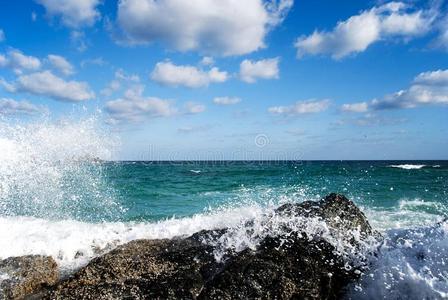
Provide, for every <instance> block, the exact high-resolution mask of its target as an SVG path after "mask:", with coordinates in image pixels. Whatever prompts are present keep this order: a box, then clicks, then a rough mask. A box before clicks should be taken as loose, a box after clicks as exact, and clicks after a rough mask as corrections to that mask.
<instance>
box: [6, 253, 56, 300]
mask: <svg viewBox="0 0 448 300" xmlns="http://www.w3.org/2000/svg"><path fill="white" fill-rule="evenodd" d="M0 276H1V278H0V299H21V298H23V297H25V296H27V295H30V294H33V293H35V292H38V291H39V290H40V289H42V288H44V287H46V286H50V285H53V284H55V283H56V281H57V280H58V276H59V273H58V268H57V264H56V262H55V261H54V259H53V258H51V257H49V256H41V255H28V256H20V257H10V258H7V259H4V260H0Z"/></svg>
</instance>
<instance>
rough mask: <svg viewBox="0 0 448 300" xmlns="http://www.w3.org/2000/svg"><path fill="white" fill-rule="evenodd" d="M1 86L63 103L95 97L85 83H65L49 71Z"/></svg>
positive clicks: (25, 76) (4, 83)
mask: <svg viewBox="0 0 448 300" xmlns="http://www.w3.org/2000/svg"><path fill="white" fill-rule="evenodd" d="M2 85H3V86H4V87H5V88H6V89H8V88H9V91H10V92H27V93H30V94H34V95H39V96H45V97H50V98H53V99H55V100H58V101H64V102H79V101H86V100H89V99H93V98H94V97H95V94H94V93H93V92H92V91H91V90H90V88H89V85H88V84H87V83H86V82H79V81H74V80H72V81H65V80H64V79H62V78H59V77H57V76H56V75H54V74H53V73H51V72H50V71H43V72H37V73H32V74H29V75H22V76H19V77H18V78H17V81H16V82H15V83H14V84H11V83H7V82H5V81H3V82H2Z"/></svg>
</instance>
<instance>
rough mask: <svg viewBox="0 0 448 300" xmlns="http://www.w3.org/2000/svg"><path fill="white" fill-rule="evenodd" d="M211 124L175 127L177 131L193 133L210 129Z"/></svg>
mask: <svg viewBox="0 0 448 300" xmlns="http://www.w3.org/2000/svg"><path fill="white" fill-rule="evenodd" d="M211 127H212V126H210V125H202V126H184V127H179V128H178V129H177V132H178V133H183V134H186V133H193V132H200V131H201V132H202V131H207V130H210V128H211Z"/></svg>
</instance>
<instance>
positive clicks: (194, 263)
mask: <svg viewBox="0 0 448 300" xmlns="http://www.w3.org/2000/svg"><path fill="white" fill-rule="evenodd" d="M274 217H276V218H277V219H280V220H288V218H290V219H291V220H293V221H295V220H299V219H300V218H301V219H304V220H307V219H319V220H321V221H322V222H324V225H325V226H324V227H325V229H326V230H327V231H326V233H325V234H327V235H330V236H331V235H334V236H335V237H336V238H338V239H339V238H342V239H344V241H345V242H346V243H347V244H348V245H349V246H350V247H351V248H350V250H351V251H360V249H361V248H362V240H363V239H369V238H371V237H372V236H375V233H374V232H373V230H372V228H371V227H370V225H369V223H368V221H367V219H366V217H365V216H364V214H363V213H362V212H361V211H360V210H359V209H358V208H357V207H356V206H355V205H354V204H353V203H352V202H351V201H349V200H348V199H347V198H345V197H344V196H341V195H338V194H331V195H329V196H327V197H326V198H325V199H323V200H322V201H320V202H304V203H301V204H286V205H283V206H281V207H279V208H278V209H277V210H276V211H275V212H274V215H273V216H269V215H268V216H266V218H265V219H266V220H263V221H262V223H261V225H262V226H261V227H262V228H263V227H266V232H269V230H270V229H271V228H270V227H275V226H280V227H281V228H282V229H283V230H280V231H277V233H276V234H272V235H270V234H266V235H263V232H261V233H257V232H255V230H254V228H253V224H254V223H255V221H252V222H250V221H249V222H247V224H246V226H247V234H248V235H255V236H257V235H260V241H259V243H258V246H257V247H256V248H255V249H250V248H247V249H244V250H242V251H237V249H227V250H225V251H224V255H223V256H222V257H223V259H222V260H216V251H217V250H219V241H221V240H226V239H228V238H231V237H232V234H234V232H232V230H233V229H221V230H212V231H201V232H198V233H196V234H194V235H193V236H191V237H187V238H177V239H172V240H137V241H133V242H130V243H128V244H125V245H123V246H120V247H118V248H117V249H115V250H113V251H111V252H109V253H107V254H105V255H103V256H101V257H98V258H96V259H94V260H92V261H91V262H90V263H89V264H88V265H87V266H86V267H84V268H82V269H81V270H79V271H78V272H77V273H76V274H75V275H74V276H72V277H71V278H69V279H67V280H65V281H63V282H61V283H59V284H58V285H57V286H56V287H55V288H52V289H51V290H49V291H48V292H47V293H46V295H45V298H48V299H337V298H338V297H339V296H340V295H341V292H342V291H343V289H344V287H345V286H346V285H347V284H348V283H349V282H350V281H352V280H355V279H356V278H358V277H359V274H360V268H362V265H359V264H356V263H352V262H350V261H348V259H349V258H348V257H347V256H345V255H344V253H342V252H341V249H337V246H335V245H334V244H332V243H331V242H329V241H328V240H327V239H326V238H324V237H323V236H320V235H319V234H316V233H309V232H306V231H305V230H304V231H303V232H301V230H300V228H299V229H298V230H297V228H294V230H293V229H291V228H289V227H288V225H290V224H288V222H285V223H275V222H274V221H273V219H274V220H277V219H276V218H274ZM246 226H244V227H243V232H244V231H245V230H246ZM282 226H283V227H284V228H283V227H282ZM299 226H301V225H299ZM275 228H276V229H278V228H277V227H275ZM352 231H354V232H356V233H357V234H356V238H355V235H354V234H353V235H352V234H351V232H352ZM351 254H353V253H351ZM357 263H359V262H357Z"/></svg>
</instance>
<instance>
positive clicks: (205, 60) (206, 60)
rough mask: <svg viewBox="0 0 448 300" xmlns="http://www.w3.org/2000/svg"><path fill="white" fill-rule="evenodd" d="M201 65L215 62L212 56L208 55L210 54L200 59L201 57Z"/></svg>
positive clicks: (209, 64)
mask: <svg viewBox="0 0 448 300" xmlns="http://www.w3.org/2000/svg"><path fill="white" fill-rule="evenodd" d="M200 63H201V65H203V66H211V65H213V64H214V63H215V60H214V59H213V57H210V56H204V57H203V58H202V59H201V62H200Z"/></svg>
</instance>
